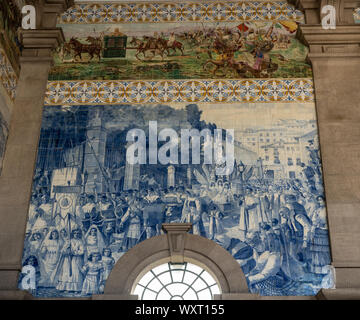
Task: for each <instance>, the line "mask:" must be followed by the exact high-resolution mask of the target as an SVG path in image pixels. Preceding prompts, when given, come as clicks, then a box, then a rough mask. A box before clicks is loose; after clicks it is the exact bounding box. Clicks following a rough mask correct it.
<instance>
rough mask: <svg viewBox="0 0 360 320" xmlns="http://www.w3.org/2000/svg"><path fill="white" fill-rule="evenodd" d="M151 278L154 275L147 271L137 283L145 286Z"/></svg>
mask: <svg viewBox="0 0 360 320" xmlns="http://www.w3.org/2000/svg"><path fill="white" fill-rule="evenodd" d="M152 278H154V275H153V274H152V273H151V272H150V271H149V272H148V273H146V274H145V275H144V276H143V277H142V278H141V280H140V281H139V284H141V285H143V286H144V287H146V285H147V284H148V283H149V282H150V281H151V280H152Z"/></svg>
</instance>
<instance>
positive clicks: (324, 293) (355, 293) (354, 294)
mask: <svg viewBox="0 0 360 320" xmlns="http://www.w3.org/2000/svg"><path fill="white" fill-rule="evenodd" d="M317 299H318V300H360V288H337V289H322V290H321V291H320V292H319V293H318V295H317Z"/></svg>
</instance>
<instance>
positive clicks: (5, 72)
mask: <svg viewBox="0 0 360 320" xmlns="http://www.w3.org/2000/svg"><path fill="white" fill-rule="evenodd" d="M0 80H1V84H2V86H3V87H4V88H5V91H6V92H7V94H8V95H9V97H10V99H11V100H12V101H14V99H15V92H16V86H17V81H18V79H17V76H16V73H15V71H14V69H13V67H12V66H11V64H10V62H9V60H8V58H7V57H6V54H5V52H4V50H3V49H2V48H0Z"/></svg>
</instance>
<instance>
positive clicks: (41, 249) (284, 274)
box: [23, 145, 330, 296]
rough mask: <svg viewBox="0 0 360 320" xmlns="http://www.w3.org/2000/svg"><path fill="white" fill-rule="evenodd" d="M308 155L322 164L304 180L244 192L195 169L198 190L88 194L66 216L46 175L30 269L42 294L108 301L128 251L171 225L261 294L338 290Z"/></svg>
mask: <svg viewBox="0 0 360 320" xmlns="http://www.w3.org/2000/svg"><path fill="white" fill-rule="evenodd" d="M308 151H309V153H310V157H311V158H312V159H313V160H312V161H310V162H309V165H308V166H305V167H304V168H303V173H304V174H303V176H304V177H305V178H304V180H299V179H287V180H279V181H261V180H259V179H251V178H250V179H245V178H244V179H243V183H242V185H241V187H240V188H239V186H237V187H235V185H234V181H232V178H231V177H230V176H224V177H220V176H216V175H215V170H214V169H215V168H213V167H211V166H208V165H203V166H202V168H201V170H200V169H199V168H196V169H195V168H194V169H193V170H194V175H195V176H196V177H197V181H196V183H195V182H194V184H193V185H191V186H186V185H178V186H170V187H164V186H162V185H160V184H159V183H157V182H156V181H155V180H154V179H149V180H147V183H146V184H147V185H146V186H143V188H141V189H140V190H127V191H119V192H118V193H104V194H96V193H94V194H90V193H88V194H78V195H76V198H75V199H76V205H75V206H74V207H73V208H74V210H73V211H72V212H70V213H69V214H68V215H67V216H66V217H63V216H62V215H61V213H60V212H59V204H58V202H57V201H56V200H55V198H51V197H50V188H49V184H48V181H49V180H48V178H47V177H46V176H42V177H40V179H37V180H36V181H37V182H36V183H35V185H34V188H35V191H36V192H34V195H33V198H32V201H31V206H30V210H29V220H28V227H27V233H26V239H25V249H24V256H23V263H24V265H32V266H35V267H36V268H37V270H38V272H39V274H38V277H37V278H38V283H37V286H38V288H52V290H56V292H58V293H59V294H60V295H68V294H75V295H81V296H84V295H91V294H99V293H101V292H103V290H104V285H105V281H106V279H107V277H108V275H109V274H110V271H111V269H112V267H113V266H114V264H115V262H116V261H117V260H118V259H119V258H120V257H121V255H122V254H123V253H124V252H127V251H128V250H129V249H131V248H132V247H134V246H135V245H136V244H138V243H139V242H141V241H143V240H146V239H149V238H151V237H153V236H156V235H159V234H161V233H162V232H163V231H162V230H161V224H162V223H171V222H188V223H192V224H193V227H192V231H191V232H192V233H193V234H196V235H199V236H203V237H207V238H209V239H211V240H214V241H216V242H217V243H218V244H220V245H221V246H223V247H224V248H225V249H227V250H228V251H229V252H230V253H231V254H232V255H233V256H234V258H235V259H237V260H238V262H239V263H240V265H241V267H242V269H243V271H244V273H245V275H246V277H247V280H248V283H249V288H250V290H251V291H252V292H258V293H260V294H262V295H291V294H299V292H300V294H315V293H316V290H318V289H319V288H320V287H322V286H326V285H328V284H326V283H325V282H324V281H329V264H330V252H329V241H328V230H327V222H326V209H325V202H324V198H323V195H322V194H323V187H322V182H321V181H322V180H321V171H320V170H321V169H320V162H319V158H318V150H317V149H315V148H314V147H311V145H310V146H309V148H308ZM238 166H239V165H238ZM235 170H238V168H235ZM326 279H327V280H326Z"/></svg>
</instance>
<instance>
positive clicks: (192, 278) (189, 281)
mask: <svg viewBox="0 0 360 320" xmlns="http://www.w3.org/2000/svg"><path fill="white" fill-rule="evenodd" d="M196 277H197V275H196V274H193V273H190V272H188V271H185V277H184V283H187V284H189V285H191V284H192V283H193V282H194V281H195V279H196Z"/></svg>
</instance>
